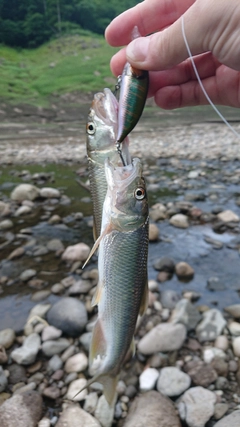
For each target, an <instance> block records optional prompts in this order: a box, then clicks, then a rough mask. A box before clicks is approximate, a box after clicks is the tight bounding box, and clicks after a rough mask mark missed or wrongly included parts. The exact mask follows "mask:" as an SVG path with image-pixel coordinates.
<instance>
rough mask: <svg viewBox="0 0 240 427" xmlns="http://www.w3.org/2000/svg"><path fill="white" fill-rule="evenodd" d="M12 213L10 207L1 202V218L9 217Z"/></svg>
mask: <svg viewBox="0 0 240 427" xmlns="http://www.w3.org/2000/svg"><path fill="white" fill-rule="evenodd" d="M9 213H10V205H9V204H8V203H4V202H2V201H1V200H0V217H2V216H7V215H9Z"/></svg>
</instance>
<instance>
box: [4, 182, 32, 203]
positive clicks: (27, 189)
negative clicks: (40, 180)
mask: <svg viewBox="0 0 240 427" xmlns="http://www.w3.org/2000/svg"><path fill="white" fill-rule="evenodd" d="M10 197H11V199H12V200H16V201H17V202H22V201H23V200H36V199H37V198H38V197H39V189H38V188H37V187H35V185H32V184H20V185H18V186H17V187H15V188H14V190H13V191H12V193H11V196H10Z"/></svg>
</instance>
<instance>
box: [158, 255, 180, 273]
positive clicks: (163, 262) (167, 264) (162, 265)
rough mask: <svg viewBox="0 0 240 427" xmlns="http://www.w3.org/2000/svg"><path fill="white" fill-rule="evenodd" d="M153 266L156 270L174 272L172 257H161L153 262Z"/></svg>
mask: <svg viewBox="0 0 240 427" xmlns="http://www.w3.org/2000/svg"><path fill="white" fill-rule="evenodd" d="M153 268H155V270H158V271H166V272H167V273H171V274H173V273H174V270H175V262H174V261H173V259H171V258H168V257H163V258H160V259H158V260H157V261H155V262H154V264H153Z"/></svg>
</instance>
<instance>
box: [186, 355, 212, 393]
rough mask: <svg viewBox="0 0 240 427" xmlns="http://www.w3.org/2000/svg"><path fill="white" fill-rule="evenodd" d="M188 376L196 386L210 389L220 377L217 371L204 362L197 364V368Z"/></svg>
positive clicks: (189, 372)
mask: <svg viewBox="0 0 240 427" xmlns="http://www.w3.org/2000/svg"><path fill="white" fill-rule="evenodd" d="M188 375H189V376H190V377H191V379H192V381H193V382H194V384H195V385H197V386H202V387H209V386H210V384H212V383H213V382H215V381H216V379H217V377H218V375H217V372H216V371H215V369H213V367H212V366H211V365H208V364H207V363H203V362H202V361H199V362H197V363H196V366H194V367H193V368H192V369H190V370H189V371H188Z"/></svg>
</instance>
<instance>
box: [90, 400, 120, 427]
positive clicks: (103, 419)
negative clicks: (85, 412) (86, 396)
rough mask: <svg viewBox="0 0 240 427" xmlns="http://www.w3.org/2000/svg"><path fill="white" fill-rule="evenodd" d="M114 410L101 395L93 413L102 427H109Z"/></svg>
mask: <svg viewBox="0 0 240 427" xmlns="http://www.w3.org/2000/svg"><path fill="white" fill-rule="evenodd" d="M114 410H115V408H114V405H113V406H112V407H110V406H109V404H108V403H107V401H106V399H105V397H104V396H103V395H102V396H101V397H100V398H99V399H98V403H97V408H96V410H95V412H94V416H95V418H96V419H97V420H98V421H99V422H100V424H101V425H102V426H104V427H111V426H112V422H113V416H114Z"/></svg>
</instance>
